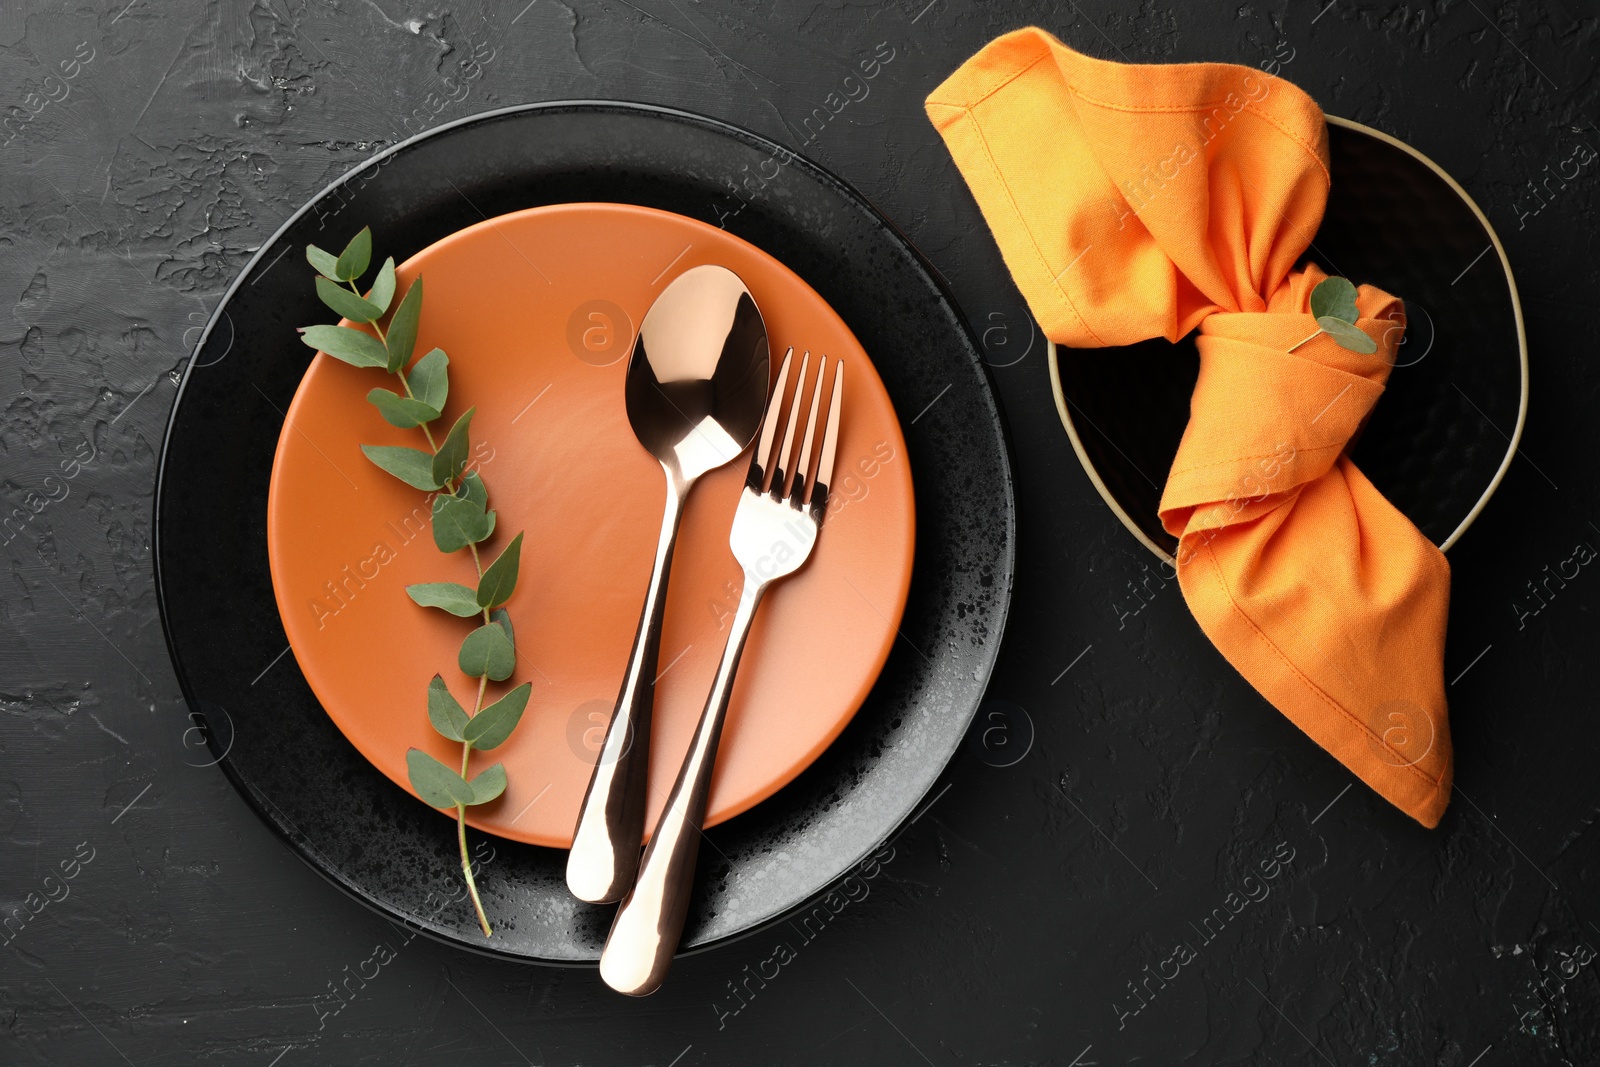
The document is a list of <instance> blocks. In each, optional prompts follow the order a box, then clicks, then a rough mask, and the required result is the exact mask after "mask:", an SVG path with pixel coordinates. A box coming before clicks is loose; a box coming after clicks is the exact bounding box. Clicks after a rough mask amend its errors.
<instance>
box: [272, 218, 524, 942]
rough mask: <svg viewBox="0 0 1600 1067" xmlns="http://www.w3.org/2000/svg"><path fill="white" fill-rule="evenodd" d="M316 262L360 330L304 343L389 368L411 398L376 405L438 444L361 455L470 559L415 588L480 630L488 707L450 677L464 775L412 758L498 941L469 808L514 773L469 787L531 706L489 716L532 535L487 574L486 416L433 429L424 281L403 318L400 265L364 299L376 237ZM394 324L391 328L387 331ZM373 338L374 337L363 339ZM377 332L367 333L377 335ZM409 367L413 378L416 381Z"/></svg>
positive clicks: (511, 640)
mask: <svg viewBox="0 0 1600 1067" xmlns="http://www.w3.org/2000/svg"><path fill="white" fill-rule="evenodd" d="M306 259H307V260H308V261H309V262H310V264H311V265H312V266H313V267H314V268H316V271H317V276H316V279H315V281H316V287H317V296H318V297H319V298H320V299H321V300H322V302H323V303H324V304H326V305H327V306H328V307H329V308H330V309H331V310H333V311H334V312H336V313H337V314H339V315H340V316H341V317H343V318H344V319H346V320H348V321H349V322H352V323H358V324H359V325H356V326H347V325H318V326H307V327H305V328H303V329H302V330H301V331H300V335H301V340H303V341H304V342H305V343H306V344H307V345H310V346H311V347H312V348H315V349H318V350H319V351H322V352H326V353H327V354H328V355H330V356H332V357H333V358H335V359H338V360H342V361H343V362H345V363H349V364H350V365H352V366H355V367H374V368H382V369H383V370H384V371H386V372H387V373H389V374H392V375H394V376H395V378H396V379H397V380H398V381H399V384H400V391H399V392H392V391H390V390H388V389H373V390H371V391H370V392H369V393H367V400H368V402H370V403H371V404H372V405H373V406H374V407H376V408H377V409H378V413H379V414H380V415H382V416H383V418H384V420H385V421H387V422H388V423H389V424H390V425H392V426H398V427H401V428H403V429H413V428H414V429H420V430H421V431H422V435H423V438H424V439H425V440H426V441H427V443H428V448H427V449H426V450H425V451H424V450H422V449H416V448H405V447H400V446H395V445H362V446H361V451H362V452H363V453H365V454H366V456H367V458H368V459H370V460H371V461H372V462H373V463H374V464H376V465H377V466H378V467H380V468H382V469H383V470H384V471H386V472H388V473H389V474H392V475H394V476H395V477H396V478H398V479H400V480H401V481H402V482H405V483H406V484H407V485H409V486H411V487H412V488H414V489H420V490H423V491H424V492H428V493H431V494H432V497H431V500H432V509H433V522H432V525H433V540H434V544H436V545H437V546H438V547H439V550H440V551H442V552H447V553H449V552H458V551H460V550H461V549H463V548H466V549H469V550H470V552H471V555H472V568H473V571H474V572H475V574H476V581H475V582H474V583H473V584H472V585H470V586H468V585H463V584H461V583H459V582H424V583H420V584H417V585H411V586H407V587H406V594H407V595H408V596H410V597H411V599H412V600H413V601H415V602H416V603H417V604H418V605H420V606H422V607H425V608H438V609H439V610H441V611H446V612H449V613H450V614H451V615H455V616H457V617H458V618H463V619H481V620H482V622H481V623H479V624H478V625H477V626H476V628H475V629H473V630H472V632H471V633H469V634H468V635H467V636H466V639H465V640H464V641H462V643H461V650H460V652H459V653H458V654H457V657H456V665H457V667H458V668H459V669H460V670H461V672H462V673H463V674H465V675H467V676H468V677H470V678H475V679H477V682H478V686H477V696H476V698H475V699H474V700H473V704H472V711H471V712H470V713H469V712H468V711H467V710H466V709H465V708H463V707H462V706H461V703H460V702H459V701H458V700H456V698H455V697H454V696H453V695H452V694H451V692H450V687H449V686H448V685H447V684H446V683H445V680H444V677H443V676H442V675H439V674H435V675H434V676H433V680H432V681H431V682H430V683H429V684H428V702H427V703H428V721H429V722H430V723H431V724H432V725H433V728H434V729H435V730H436V731H437V732H438V733H439V734H440V735H442V736H443V737H445V738H447V739H448V740H451V741H457V742H459V743H460V744H461V769H460V770H459V771H457V770H455V769H453V768H451V767H448V766H446V765H445V764H444V763H442V762H440V761H439V760H437V759H435V758H434V757H433V756H430V755H429V754H427V753H426V752H423V751H422V750H421V749H418V748H413V749H409V750H407V752H406V769H407V771H408V773H409V777H410V779H411V787H412V788H413V789H414V790H416V792H417V795H418V796H420V797H421V798H422V799H423V800H424V801H425V802H426V803H428V804H431V805H432V806H433V807H436V808H454V809H455V813H456V839H457V841H458V842H459V844H460V849H461V875H462V878H463V879H464V880H465V881H466V884H467V891H468V894H469V895H470V896H471V898H472V907H473V910H474V911H475V912H476V914H477V918H478V924H479V925H480V926H481V927H482V928H483V933H484V936H485V937H489V936H492V934H493V931H492V930H491V929H490V927H489V919H488V916H487V915H485V914H484V910H483V901H482V900H481V899H480V897H479V895H478V886H477V882H476V880H475V879H474V878H473V875H472V860H471V858H470V856H469V855H468V852H467V808H469V807H473V806H476V805H478V804H487V803H488V802H489V801H491V800H494V799H495V798H496V797H498V796H500V794H502V793H503V792H505V788H506V771H505V765H504V764H500V763H496V764H494V765H492V766H490V767H488V768H485V769H484V770H482V771H480V772H479V773H478V774H477V775H476V776H474V777H472V778H470V779H469V778H468V777H467V772H468V771H469V770H470V769H471V763H472V753H473V752H474V751H483V752H486V751H489V750H490V749H493V748H497V747H499V746H500V745H501V744H503V743H504V742H505V740H506V739H507V738H508V737H510V736H511V731H512V730H514V729H516V726H517V723H518V722H520V721H521V719H522V713H523V711H524V709H525V708H526V707H527V704H528V696H529V694H530V693H531V692H532V689H533V686H532V684H531V683H529V682H524V683H523V684H521V685H519V686H517V687H516V688H515V689H512V690H511V691H510V692H508V693H506V694H505V695H504V696H502V697H501V698H500V699H498V700H496V701H495V702H494V703H492V704H490V705H488V706H487V707H485V706H484V703H483V700H484V696H485V694H486V692H487V690H488V685H489V682H491V681H495V682H502V681H505V680H506V679H508V678H510V677H511V675H512V673H513V672H514V671H515V670H516V661H517V653H516V637H515V634H514V633H513V632H512V627H511V617H510V615H508V614H507V612H506V609H505V607H504V605H505V603H506V601H508V600H509V599H511V594H512V592H513V590H515V588H516V584H517V572H518V569H519V563H520V560H521V555H522V534H520V533H519V534H517V535H516V536H515V537H513V538H512V539H511V542H510V543H509V544H507V545H506V546H505V548H504V549H503V550H502V551H501V553H500V554H499V556H497V557H496V558H495V560H494V561H493V562H492V563H490V564H489V565H488V566H487V567H485V566H484V564H483V556H482V555H481V553H480V551H479V548H478V546H479V545H481V544H483V543H484V542H486V541H488V540H489V538H490V537H491V536H493V534H494V531H495V513H494V512H493V511H490V510H489V491H488V488H487V487H486V486H485V485H484V483H483V477H482V476H481V475H480V474H479V473H478V472H477V471H469V470H468V469H467V465H468V460H469V457H470V452H471V450H470V437H469V434H470V431H471V426H472V416H473V412H474V410H475V409H473V408H468V409H467V410H466V411H465V412H464V413H463V414H462V415H461V416H459V417H458V418H457V419H456V420H455V422H454V423H453V424H452V425H451V427H450V429H449V431H448V432H447V433H446V434H445V436H444V439H443V440H442V441H439V440H437V439H436V438H435V437H434V434H433V431H432V430H431V429H430V426H429V424H430V423H432V422H434V421H435V420H436V419H438V418H440V417H441V416H442V415H443V414H444V407H445V402H446V401H447V399H448V398H449V394H450V383H449V366H450V360H449V357H448V356H446V355H445V353H444V351H443V350H442V349H438V348H435V349H432V350H431V351H429V352H428V353H427V354H426V355H424V356H422V357H421V358H420V359H418V360H417V361H416V362H415V363H412V361H411V357H412V354H413V349H414V348H415V347H416V341H417V325H418V322H419V320H420V318H421V314H422V279H421V278H418V279H417V280H416V281H414V282H412V283H411V285H410V286H408V287H407V288H406V291H405V294H404V295H403V296H402V297H401V298H400V301H399V303H398V304H397V305H395V306H394V308H393V310H392V311H391V310H390V305H391V304H393V303H394V295H395V287H396V278H395V266H394V259H393V258H392V257H391V258H389V259H386V260H384V261H383V265H382V266H381V267H380V268H379V269H378V273H377V275H376V277H374V279H373V282H372V286H371V288H370V289H369V290H368V291H367V292H366V293H365V294H363V293H362V291H361V288H360V286H359V285H358V284H357V282H358V281H359V279H360V278H361V276H362V275H364V274H365V273H366V272H367V267H368V266H369V264H370V263H371V259H372V232H371V231H370V230H368V229H365V228H363V229H362V230H361V232H360V233H358V234H356V235H355V237H353V238H351V240H350V243H349V244H348V245H346V246H345V249H344V251H343V252H340V253H339V254H338V255H337V256H334V255H332V254H331V253H328V252H325V251H323V250H322V249H320V248H318V247H317V246H316V245H308V246H307V247H306ZM385 322H387V325H385ZM362 327H366V329H363V328H362ZM369 330H370V331H371V332H368V331H369ZM408 367H409V371H408Z"/></svg>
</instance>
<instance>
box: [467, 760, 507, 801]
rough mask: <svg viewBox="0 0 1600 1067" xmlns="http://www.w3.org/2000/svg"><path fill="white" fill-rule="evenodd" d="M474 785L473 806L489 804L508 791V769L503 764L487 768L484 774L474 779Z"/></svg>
mask: <svg viewBox="0 0 1600 1067" xmlns="http://www.w3.org/2000/svg"><path fill="white" fill-rule="evenodd" d="M471 785H472V800H470V801H469V802H468V803H471V804H487V803H489V801H491V800H493V799H494V798H495V797H497V796H499V795H500V794H501V793H504V792H505V791H506V767H505V764H503V763H496V764H495V765H494V766H493V767H487V768H485V769H484V771H483V773H482V774H480V775H478V777H476V778H474V779H473V780H472V782H471Z"/></svg>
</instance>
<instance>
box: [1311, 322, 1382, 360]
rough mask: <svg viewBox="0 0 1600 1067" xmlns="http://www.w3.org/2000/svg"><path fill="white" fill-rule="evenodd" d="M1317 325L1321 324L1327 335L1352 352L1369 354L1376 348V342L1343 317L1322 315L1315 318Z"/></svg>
mask: <svg viewBox="0 0 1600 1067" xmlns="http://www.w3.org/2000/svg"><path fill="white" fill-rule="evenodd" d="M1317 325H1318V326H1321V327H1322V329H1323V332H1325V333H1326V334H1327V335H1328V336H1329V337H1331V338H1333V339H1334V340H1335V341H1337V342H1339V344H1340V346H1341V347H1344V348H1348V349H1349V350H1350V351H1352V352H1360V353H1362V354H1364V355H1368V356H1370V355H1372V353H1374V352H1376V351H1377V350H1378V342H1376V341H1374V340H1373V339H1372V338H1371V337H1368V336H1367V335H1366V334H1365V333H1364V332H1362V331H1361V330H1359V329H1357V328H1356V327H1354V326H1352V325H1350V324H1349V323H1348V322H1345V321H1344V320H1343V319H1336V318H1334V317H1333V316H1332V315H1324V316H1323V317H1322V318H1320V319H1318V320H1317Z"/></svg>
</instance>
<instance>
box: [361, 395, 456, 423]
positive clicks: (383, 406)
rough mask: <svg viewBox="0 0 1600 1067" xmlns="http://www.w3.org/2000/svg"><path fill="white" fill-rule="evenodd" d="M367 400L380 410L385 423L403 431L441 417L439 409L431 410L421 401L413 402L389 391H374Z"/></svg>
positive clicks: (406, 397) (379, 412)
mask: <svg viewBox="0 0 1600 1067" xmlns="http://www.w3.org/2000/svg"><path fill="white" fill-rule="evenodd" d="M367 399H368V400H369V401H371V402H372V404H373V406H375V407H376V408H377V409H378V414H380V415H382V416H383V418H384V421H385V422H387V423H388V424H389V425H390V426H398V427H400V428H401V429H402V430H409V429H411V428H413V427H415V426H421V425H422V424H423V423H425V422H432V421H433V420H434V419H437V418H438V417H439V411H438V409H437V408H430V407H429V406H428V405H426V404H424V403H423V402H422V401H420V400H412V399H411V398H410V397H408V396H401V395H400V394H399V393H393V392H390V391H389V390H387V389H374V390H372V391H371V392H370V393H368V394H367Z"/></svg>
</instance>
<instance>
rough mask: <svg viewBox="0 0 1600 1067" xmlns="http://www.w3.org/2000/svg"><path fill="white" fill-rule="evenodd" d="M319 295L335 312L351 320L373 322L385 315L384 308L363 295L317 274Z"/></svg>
mask: <svg viewBox="0 0 1600 1067" xmlns="http://www.w3.org/2000/svg"><path fill="white" fill-rule="evenodd" d="M316 281H317V296H318V298H320V299H321V300H322V302H323V303H324V304H326V305H328V307H330V308H332V309H333V313H334V314H336V315H340V316H343V317H344V318H347V319H349V320H350V321H351V322H373V321H374V320H376V319H378V318H380V317H381V316H382V315H383V309H382V308H380V307H378V306H377V305H376V304H374V303H372V302H371V301H370V300H367V299H365V298H363V297H359V296H357V295H356V294H354V293H352V292H351V291H350V290H348V289H346V288H345V287H344V286H342V285H340V284H339V283H338V282H330V281H329V280H328V279H326V278H324V277H322V276H321V275H318V276H317V279H316Z"/></svg>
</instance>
